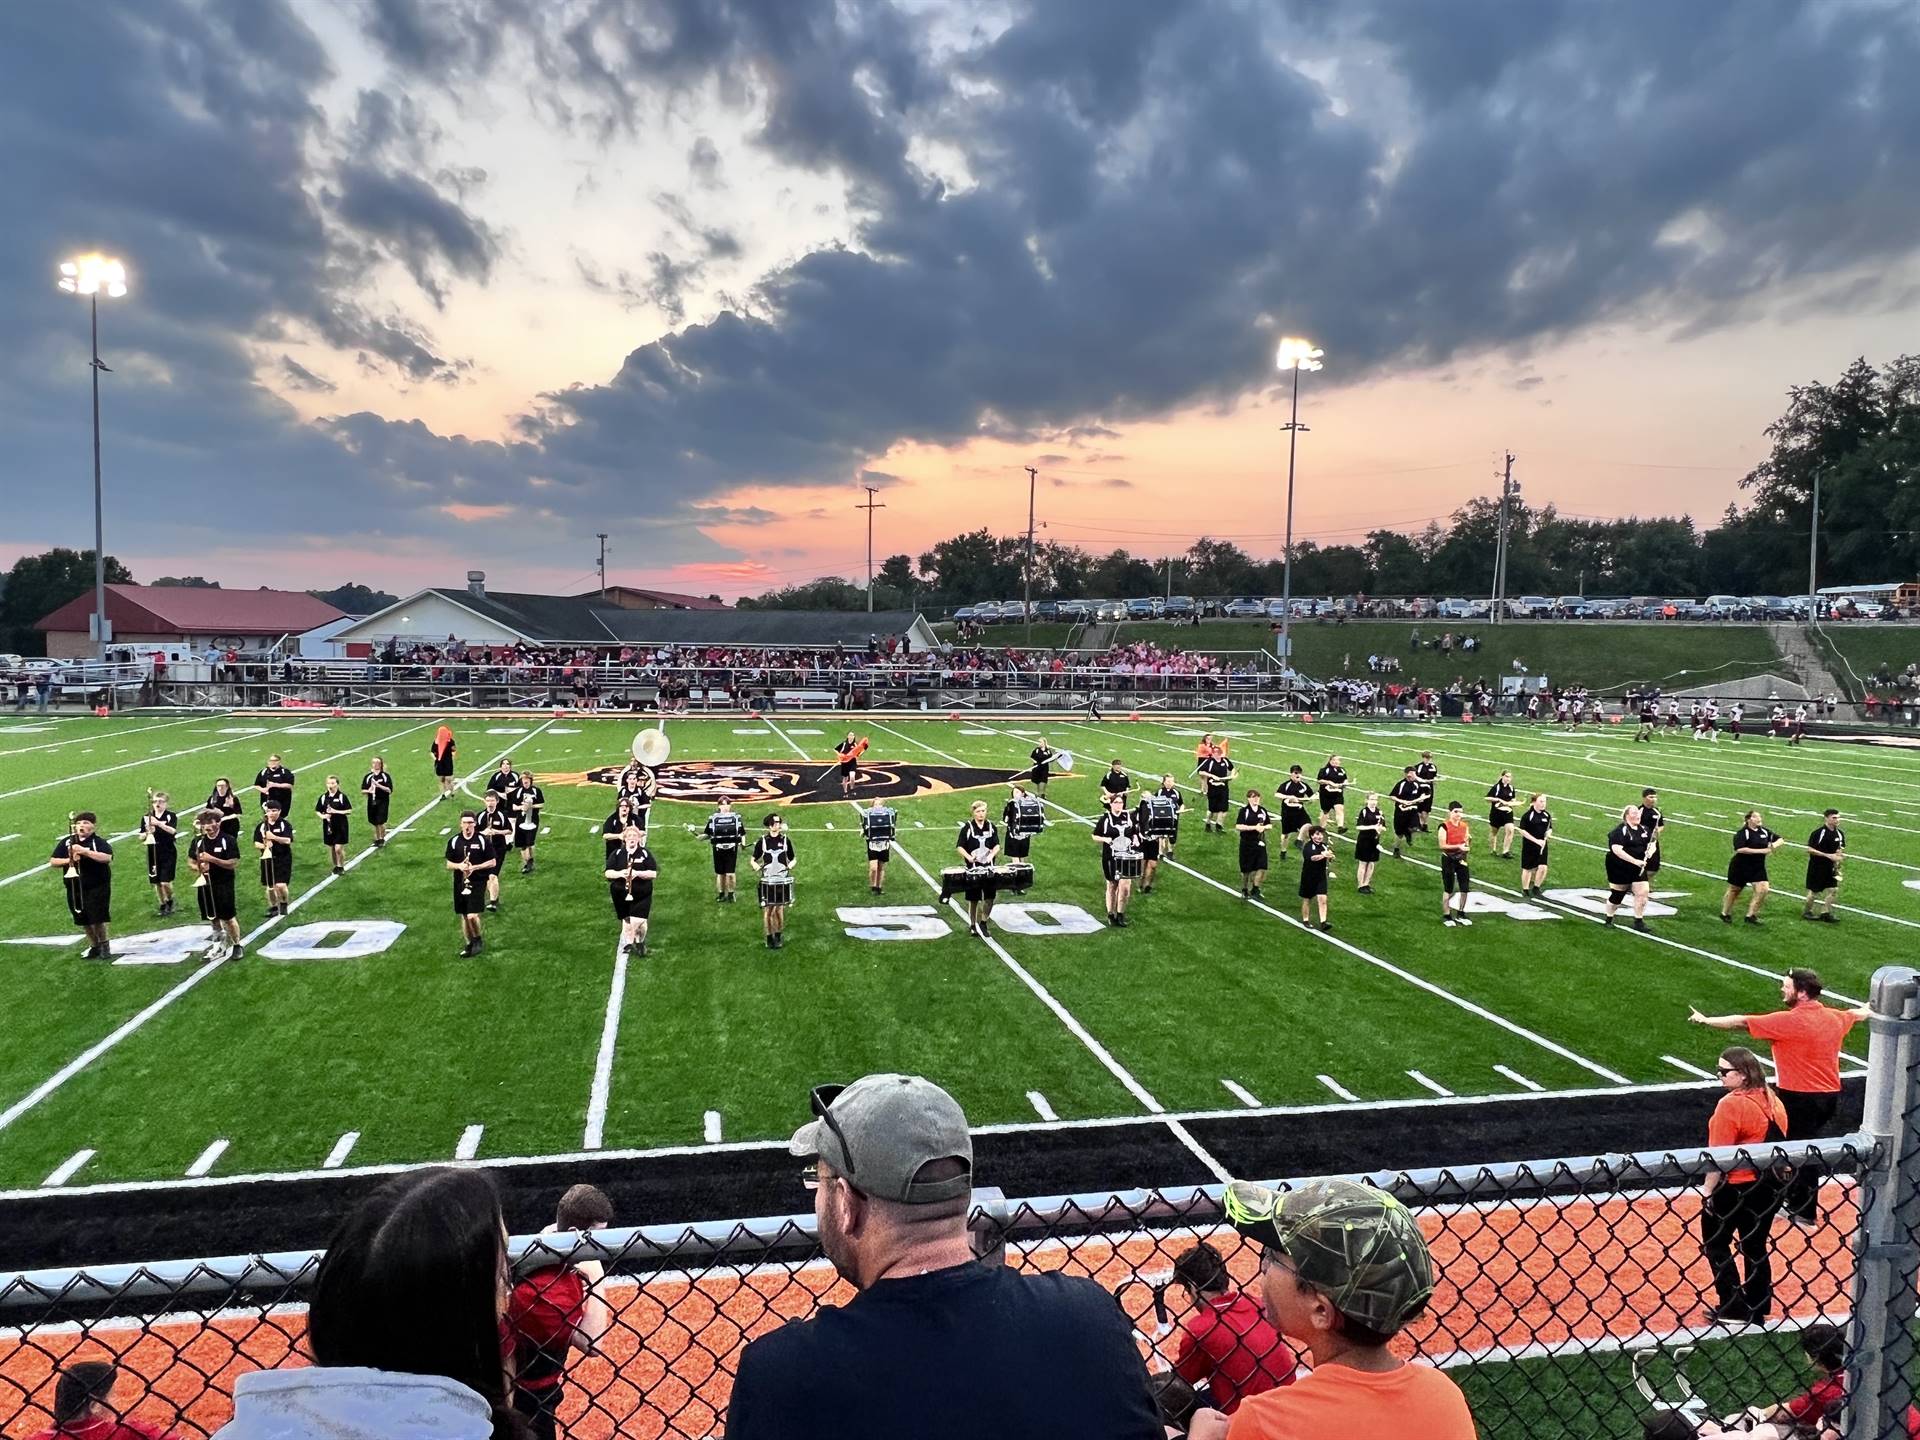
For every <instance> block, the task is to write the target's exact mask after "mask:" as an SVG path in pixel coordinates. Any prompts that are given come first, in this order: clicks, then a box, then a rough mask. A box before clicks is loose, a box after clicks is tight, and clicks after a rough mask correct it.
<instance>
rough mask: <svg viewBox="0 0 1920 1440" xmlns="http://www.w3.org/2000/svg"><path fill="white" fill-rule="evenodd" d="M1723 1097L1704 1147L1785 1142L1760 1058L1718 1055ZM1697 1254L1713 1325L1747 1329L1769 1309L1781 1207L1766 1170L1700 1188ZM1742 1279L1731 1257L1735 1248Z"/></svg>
mask: <svg viewBox="0 0 1920 1440" xmlns="http://www.w3.org/2000/svg"><path fill="white" fill-rule="evenodd" d="M1716 1069H1717V1070H1718V1073H1719V1076H1720V1084H1721V1086H1722V1088H1723V1089H1724V1090H1725V1092H1726V1093H1725V1094H1723V1095H1722V1096H1721V1097H1720V1103H1719V1104H1717V1105H1715V1106H1714V1107H1713V1119H1712V1120H1711V1121H1709V1122H1708V1125H1707V1144H1708V1145H1710V1146H1721V1145H1744V1146H1747V1147H1748V1148H1749V1150H1750V1151H1751V1152H1758V1151H1760V1149H1761V1147H1763V1146H1767V1145H1777V1144H1779V1143H1780V1142H1781V1141H1782V1140H1784V1139H1786V1136H1787V1111H1786V1107H1785V1106H1783V1105H1782V1104H1781V1103H1780V1097H1779V1096H1778V1095H1776V1094H1774V1093H1773V1089H1772V1087H1771V1086H1769V1085H1768V1084H1767V1074H1766V1071H1764V1070H1762V1069H1761V1068H1760V1057H1759V1056H1757V1055H1755V1054H1754V1053H1753V1051H1751V1050H1749V1049H1747V1047H1746V1046H1744V1045H1730V1046H1728V1047H1727V1048H1726V1049H1725V1050H1722V1051H1721V1052H1720V1062H1719V1064H1718V1066H1717V1067H1716ZM1702 1189H1703V1192H1704V1195H1705V1199H1704V1201H1703V1203H1702V1204H1701V1207H1700V1248H1701V1249H1702V1250H1703V1251H1704V1252H1705V1253H1706V1257H1707V1264H1708V1265H1710V1266H1711V1267H1712V1268H1713V1288H1714V1294H1715V1303H1714V1305H1713V1307H1712V1308H1711V1309H1710V1310H1709V1311H1708V1312H1707V1315H1708V1318H1709V1319H1712V1320H1720V1321H1729V1322H1732V1323H1734V1324H1752V1323H1755V1322H1758V1321H1761V1320H1765V1319H1766V1318H1767V1315H1768V1313H1769V1312H1770V1311H1771V1310H1772V1309H1773V1257H1772V1255H1771V1253H1770V1251H1769V1249H1768V1234H1769V1232H1770V1231H1771V1230H1772V1229H1773V1217H1774V1214H1775V1212H1776V1211H1777V1210H1778V1209H1779V1208H1780V1185H1779V1182H1778V1181H1777V1180H1775V1179H1774V1177H1773V1175H1772V1173H1771V1172H1770V1171H1768V1170H1765V1169H1755V1168H1751V1167H1748V1166H1736V1167H1735V1168H1734V1169H1732V1170H1729V1171H1726V1172H1725V1173H1724V1174H1722V1173H1719V1172H1715V1173H1712V1174H1709V1175H1708V1176H1707V1178H1706V1180H1705V1182H1704V1184H1703V1186H1702ZM1736 1243H1737V1244H1738V1246H1739V1248H1740V1254H1741V1256H1742V1258H1743V1259H1744V1260H1745V1262H1746V1274H1745V1275H1744V1276H1742V1275H1741V1273H1740V1266H1739V1264H1738V1262H1736V1261H1735V1260H1734V1258H1733V1251H1734V1246H1735V1244H1736Z"/></svg>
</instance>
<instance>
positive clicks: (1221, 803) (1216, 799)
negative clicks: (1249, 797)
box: [1207, 785, 1227, 815]
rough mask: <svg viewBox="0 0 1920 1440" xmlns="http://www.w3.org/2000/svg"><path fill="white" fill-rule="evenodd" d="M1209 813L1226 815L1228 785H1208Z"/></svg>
mask: <svg viewBox="0 0 1920 1440" xmlns="http://www.w3.org/2000/svg"><path fill="white" fill-rule="evenodd" d="M1207 813H1208V814H1209V815H1224V814H1226V813H1227V787H1226V786H1224V785H1208V786H1207Z"/></svg>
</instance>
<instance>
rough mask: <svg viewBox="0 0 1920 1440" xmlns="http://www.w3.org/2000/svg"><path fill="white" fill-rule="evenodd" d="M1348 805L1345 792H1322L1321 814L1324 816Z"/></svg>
mask: <svg viewBox="0 0 1920 1440" xmlns="http://www.w3.org/2000/svg"><path fill="white" fill-rule="evenodd" d="M1346 803H1347V796H1346V792H1345V791H1344V790H1342V791H1337V792H1336V791H1333V790H1322V791H1321V792H1320V813H1321V814H1322V815H1325V814H1326V813H1327V812H1328V811H1329V810H1332V809H1335V808H1336V807H1338V806H1341V805H1344V804H1346Z"/></svg>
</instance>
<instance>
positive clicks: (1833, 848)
mask: <svg viewBox="0 0 1920 1440" xmlns="http://www.w3.org/2000/svg"><path fill="white" fill-rule="evenodd" d="M1807 848H1808V849H1809V850H1817V851H1819V852H1820V853H1821V854H1822V855H1826V856H1829V857H1832V856H1835V855H1838V854H1839V853H1840V852H1841V851H1842V850H1844V849H1846V848H1847V833H1846V831H1844V830H1842V829H1841V828H1840V827H1839V826H1838V825H1822V826H1821V827H1820V828H1819V829H1818V830H1816V831H1814V832H1813V834H1811V835H1809V836H1808V837H1807Z"/></svg>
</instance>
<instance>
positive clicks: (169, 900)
mask: <svg viewBox="0 0 1920 1440" xmlns="http://www.w3.org/2000/svg"><path fill="white" fill-rule="evenodd" d="M179 833H180V817H179V816H178V815H175V814H174V813H173V811H171V810H169V809H168V808H167V792H166V791H164V790H152V791H149V792H148V794H147V813H146V814H144V815H142V816H141V817H140V839H141V841H142V842H143V843H144V844H145V845H146V849H147V883H148V884H149V885H151V886H152V887H153V898H154V900H155V902H156V904H157V906H158V908H157V909H156V910H155V911H154V913H155V914H156V915H158V916H161V917H163V918H164V917H165V916H168V915H171V914H173V876H174V871H175V870H176V869H178V867H179V864H180V851H179V848H178V846H179V842H178V840H177V839H176V838H175V837H177V836H178V835H179ZM1828 913H1829V914H1831V913H1832V908H1831V907H1829V908H1828Z"/></svg>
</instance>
